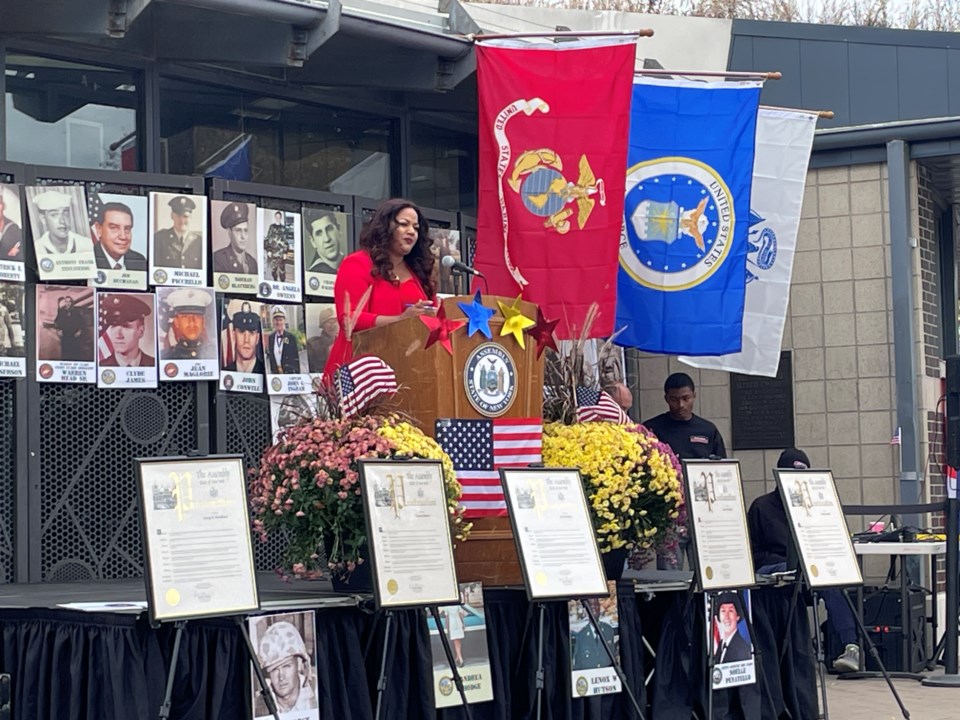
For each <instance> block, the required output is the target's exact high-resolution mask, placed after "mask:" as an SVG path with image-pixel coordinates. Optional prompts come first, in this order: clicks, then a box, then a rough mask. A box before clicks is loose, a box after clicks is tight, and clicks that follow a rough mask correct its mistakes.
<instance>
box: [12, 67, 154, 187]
mask: <svg viewBox="0 0 960 720" xmlns="http://www.w3.org/2000/svg"><path fill="white" fill-rule="evenodd" d="M5 72H6V84H7V92H6V107H7V128H6V140H7V159H8V160H12V161H15V162H26V163H34V164H38V165H56V166H60V167H77V168H104V169H107V170H138V169H140V168H139V165H138V159H137V149H136V128H137V110H136V108H137V104H138V97H137V86H136V83H135V76H134V73H133V72H130V71H126V70H114V69H111V68H104V67H97V66H96V65H85V64H81V63H75V62H66V61H63V60H54V59H52V58H45V57H37V56H33V55H18V54H16V53H9V54H8V55H7V57H6V67H5Z"/></svg>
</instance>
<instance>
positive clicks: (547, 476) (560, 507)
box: [500, 468, 608, 600]
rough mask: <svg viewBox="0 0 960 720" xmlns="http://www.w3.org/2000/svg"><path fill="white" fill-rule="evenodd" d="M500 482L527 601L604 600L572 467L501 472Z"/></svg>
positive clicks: (578, 483)
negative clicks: (559, 599)
mask: <svg viewBox="0 0 960 720" xmlns="http://www.w3.org/2000/svg"><path fill="white" fill-rule="evenodd" d="M500 482H501V484H502V485H503V495H504V498H505V500H506V503H507V510H508V514H509V516H510V525H511V526H512V528H513V535H514V538H515V540H516V543H517V554H518V555H519V557H520V568H521V570H522V571H523V579H524V584H525V585H526V587H527V596H528V598H529V599H530V600H551V599H557V598H564V599H571V598H589V597H604V596H606V595H607V594H608V590H607V577H606V573H605V572H604V569H603V563H602V562H601V560H600V550H599V549H598V548H597V540H596V536H595V535H594V531H593V520H592V519H591V517H590V509H589V507H588V506H587V500H586V497H585V496H584V492H583V484H582V481H581V479H580V471H579V470H577V469H575V468H573V469H570V468H547V469H541V468H509V469H507V468H502V469H501V470H500Z"/></svg>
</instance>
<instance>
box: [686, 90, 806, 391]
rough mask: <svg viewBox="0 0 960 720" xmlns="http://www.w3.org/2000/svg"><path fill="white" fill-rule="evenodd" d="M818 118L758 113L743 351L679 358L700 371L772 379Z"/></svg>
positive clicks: (768, 111)
mask: <svg viewBox="0 0 960 720" xmlns="http://www.w3.org/2000/svg"><path fill="white" fill-rule="evenodd" d="M816 127H817V115H816V113H810V112H803V111H801V110H774V109H773V108H760V113H759V116H758V119H757V154H756V159H755V160H754V163H753V191H752V193H751V200H750V233H749V236H748V238H747V243H748V246H747V293H746V300H745V302H744V311H743V347H742V348H741V350H740V352H737V353H731V354H729V355H721V356H719V357H698V358H688V357H681V358H680V360H681V361H683V362H685V363H687V364H689V365H693V366H694V367H698V368H705V369H713V370H726V371H728V372H737V373H745V374H747V375H765V376H767V377H776V375H777V370H778V369H779V366H780V345H781V343H782V341H783V325H784V322H785V321H786V317H787V304H788V302H789V301H790V276H791V274H792V272H793V255H794V249H795V248H796V245H797V231H798V230H799V228H800V210H801V207H802V206H803V190H804V187H806V182H807V165H808V164H809V161H810V148H811V147H812V146H813V133H814V130H815V129H816Z"/></svg>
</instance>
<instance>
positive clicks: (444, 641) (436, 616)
mask: <svg viewBox="0 0 960 720" xmlns="http://www.w3.org/2000/svg"><path fill="white" fill-rule="evenodd" d="M430 615H431V616H433V621H434V622H435V623H436V624H437V634H439V635H440V644H441V645H443V653H444V655H446V656H447V663H448V664H449V665H450V672H451V673H453V684H454V685H455V686H456V688H457V692H459V693H460V700H461V701H462V702H463V712H464V714H465V715H466V716H467V720H473V713H471V712H470V705H469V704H468V703H467V692H466V690H464V688H463V678H462V677H460V670H459V669H458V668H457V663H455V662H454V660H453V650H451V649H450V640H449V638H447V634H446V633H445V632H444V631H443V624H442V623H441V622H440V611H439V610H438V609H437V606H436V605H431V606H430Z"/></svg>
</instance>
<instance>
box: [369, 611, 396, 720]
mask: <svg viewBox="0 0 960 720" xmlns="http://www.w3.org/2000/svg"><path fill="white" fill-rule="evenodd" d="M383 616H384V618H385V620H384V627H383V654H382V655H381V656H380V676H379V677H378V678H377V711H376V713H375V714H374V716H373V720H380V707H381V706H382V704H383V693H384V691H385V690H386V689H387V658H388V657H389V656H390V655H391V654H392V653H391V652H390V642H391V641H392V640H393V636H392V633H391V630H393V611H392V610H384V611H383Z"/></svg>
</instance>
